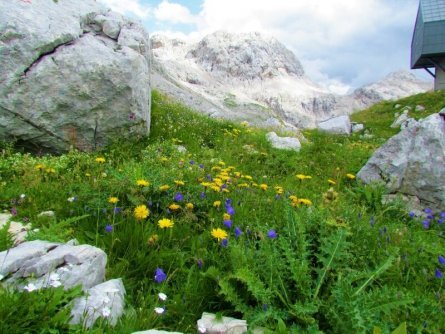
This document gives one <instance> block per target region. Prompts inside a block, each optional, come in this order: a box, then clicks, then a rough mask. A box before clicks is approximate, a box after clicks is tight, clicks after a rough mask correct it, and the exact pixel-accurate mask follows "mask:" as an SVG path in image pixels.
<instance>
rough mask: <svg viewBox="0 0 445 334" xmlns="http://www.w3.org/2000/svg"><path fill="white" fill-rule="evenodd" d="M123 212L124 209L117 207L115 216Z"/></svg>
mask: <svg viewBox="0 0 445 334" xmlns="http://www.w3.org/2000/svg"><path fill="white" fill-rule="evenodd" d="M121 211H122V209H121V208H119V207H117V206H116V207H115V208H114V214H116V215H117V214H118V213H120V212H121Z"/></svg>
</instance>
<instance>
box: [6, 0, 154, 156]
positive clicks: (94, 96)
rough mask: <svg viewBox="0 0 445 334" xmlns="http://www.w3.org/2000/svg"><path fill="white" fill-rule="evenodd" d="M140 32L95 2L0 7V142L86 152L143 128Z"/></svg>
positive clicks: (143, 43) (146, 91)
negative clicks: (7, 141)
mask: <svg viewBox="0 0 445 334" xmlns="http://www.w3.org/2000/svg"><path fill="white" fill-rule="evenodd" d="M149 75H150V42H149V36H148V34H147V33H146V32H145V30H144V28H143V27H142V26H141V25H140V24H137V23H134V22H132V21H129V20H127V19H126V18H124V17H122V16H121V15H119V14H116V13H114V12H111V11H109V10H108V9H106V8H104V7H102V6H101V5H99V4H98V3H96V2H95V1H94V0H84V1H71V0H59V1H56V2H55V1H50V0H33V1H32V2H25V1H0V139H5V138H7V139H16V140H17V141H18V142H19V143H20V144H23V145H26V146H28V147H31V148H34V149H35V150H51V151H56V152H60V151H65V150H67V149H69V147H70V146H74V147H77V148H79V149H82V150H91V149H94V148H96V147H98V146H101V145H104V144H106V143H107V142H108V141H109V140H110V139H112V138H115V137H129V136H134V135H141V134H147V133H148V130H149V126H150V83H149Z"/></svg>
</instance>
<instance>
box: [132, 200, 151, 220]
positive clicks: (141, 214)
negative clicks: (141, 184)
mask: <svg viewBox="0 0 445 334" xmlns="http://www.w3.org/2000/svg"><path fill="white" fill-rule="evenodd" d="M149 214H150V211H148V208H147V207H146V206H145V205H144V204H142V205H138V206H137V207H136V208H134V217H135V218H136V219H137V220H142V219H145V218H147V217H148V215H149Z"/></svg>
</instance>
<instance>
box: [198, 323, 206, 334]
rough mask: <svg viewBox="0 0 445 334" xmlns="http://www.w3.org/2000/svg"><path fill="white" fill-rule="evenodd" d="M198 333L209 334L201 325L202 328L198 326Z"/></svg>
mask: <svg viewBox="0 0 445 334" xmlns="http://www.w3.org/2000/svg"><path fill="white" fill-rule="evenodd" d="M198 332H200V333H205V332H207V329H206V328H205V327H204V326H202V325H200V326H198Z"/></svg>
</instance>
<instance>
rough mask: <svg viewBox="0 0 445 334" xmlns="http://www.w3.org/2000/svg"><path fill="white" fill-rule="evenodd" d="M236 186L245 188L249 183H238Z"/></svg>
mask: <svg viewBox="0 0 445 334" xmlns="http://www.w3.org/2000/svg"><path fill="white" fill-rule="evenodd" d="M238 187H239V188H247V187H249V185H248V184H247V183H240V184H238Z"/></svg>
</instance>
